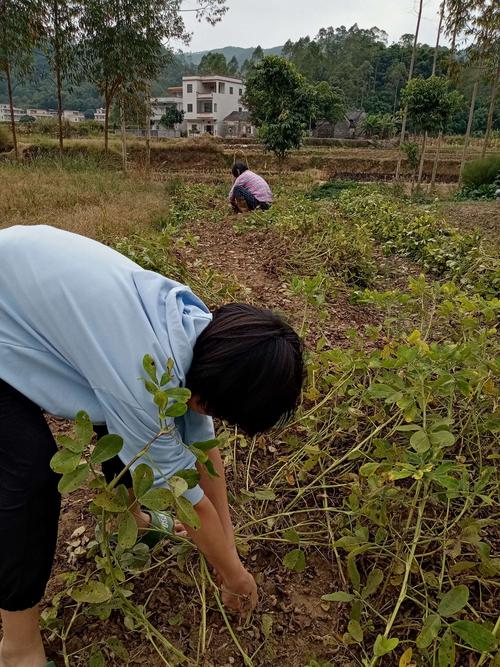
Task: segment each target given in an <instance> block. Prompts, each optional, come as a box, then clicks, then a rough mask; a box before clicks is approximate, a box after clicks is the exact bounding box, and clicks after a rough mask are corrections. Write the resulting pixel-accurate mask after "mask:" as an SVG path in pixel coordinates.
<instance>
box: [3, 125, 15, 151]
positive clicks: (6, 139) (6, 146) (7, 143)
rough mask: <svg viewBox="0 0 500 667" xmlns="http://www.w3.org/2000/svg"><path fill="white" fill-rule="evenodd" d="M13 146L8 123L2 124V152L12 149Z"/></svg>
mask: <svg viewBox="0 0 500 667" xmlns="http://www.w3.org/2000/svg"><path fill="white" fill-rule="evenodd" d="M11 147H12V141H11V138H10V132H9V130H8V129H7V127H6V125H3V124H1V125H0V152H3V151H7V150H10V149H11Z"/></svg>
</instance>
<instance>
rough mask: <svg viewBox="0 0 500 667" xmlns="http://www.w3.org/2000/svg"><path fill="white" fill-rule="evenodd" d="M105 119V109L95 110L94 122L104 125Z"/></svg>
mask: <svg viewBox="0 0 500 667" xmlns="http://www.w3.org/2000/svg"><path fill="white" fill-rule="evenodd" d="M105 118H106V109H102V108H101V109H96V110H95V111H94V120H96V121H97V122H98V123H104V120H105Z"/></svg>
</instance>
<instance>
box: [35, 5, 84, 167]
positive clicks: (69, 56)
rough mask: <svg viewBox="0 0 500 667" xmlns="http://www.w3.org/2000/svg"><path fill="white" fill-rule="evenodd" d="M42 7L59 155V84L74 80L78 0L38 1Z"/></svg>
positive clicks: (60, 134) (61, 111)
mask: <svg viewBox="0 0 500 667" xmlns="http://www.w3.org/2000/svg"><path fill="white" fill-rule="evenodd" d="M40 1H41V3H42V7H43V18H44V20H43V27H44V37H43V44H44V46H45V51H46V53H47V57H48V59H49V62H50V64H51V67H52V71H53V72H54V78H55V83H56V98H57V119H58V126H59V127H58V133H59V152H60V154H61V155H62V151H63V141H64V139H63V136H64V132H63V101H62V91H63V82H64V81H65V80H66V81H67V80H71V79H73V80H75V75H76V70H77V57H76V40H77V32H78V19H79V15H80V13H81V7H80V3H79V1H78V0H40Z"/></svg>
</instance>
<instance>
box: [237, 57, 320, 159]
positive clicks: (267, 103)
mask: <svg viewBox="0 0 500 667" xmlns="http://www.w3.org/2000/svg"><path fill="white" fill-rule="evenodd" d="M244 102H245V104H246V106H247V107H248V109H249V111H250V114H251V117H252V121H253V122H254V123H255V125H256V126H257V128H259V134H260V136H261V138H262V140H263V142H264V145H265V147H266V149H267V150H270V151H273V152H274V153H275V154H276V155H277V157H278V158H279V159H280V160H282V159H283V158H285V157H286V155H287V153H288V152H289V151H290V150H292V149H293V148H299V147H300V145H301V143H302V139H303V136H304V134H305V132H306V130H307V128H308V126H309V124H310V122H311V119H314V118H315V113H316V107H315V91H314V89H313V87H312V86H311V85H310V84H308V83H307V82H306V80H305V78H304V77H303V76H302V75H301V74H300V73H299V72H298V71H297V68H296V67H295V66H294V65H293V64H291V63H290V62H288V61H287V60H286V59H285V58H282V57H279V56H267V57H265V58H263V59H262V60H261V61H259V62H258V63H257V64H256V65H254V66H253V67H251V68H250V69H249V72H248V76H247V79H246V91H245V96H244Z"/></svg>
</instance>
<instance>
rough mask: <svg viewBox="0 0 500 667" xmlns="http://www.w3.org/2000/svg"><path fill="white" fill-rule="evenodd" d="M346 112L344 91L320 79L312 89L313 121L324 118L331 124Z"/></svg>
mask: <svg viewBox="0 0 500 667" xmlns="http://www.w3.org/2000/svg"><path fill="white" fill-rule="evenodd" d="M345 112H346V107H345V97H344V93H343V91H342V90H340V88H337V87H336V86H331V85H330V84H329V83H328V82H327V81H320V82H319V83H318V84H316V86H315V87H314V89H313V122H314V121H319V120H326V121H328V122H329V123H331V124H332V125H335V123H336V122H337V121H339V120H340V119H341V118H343V117H344V115H345Z"/></svg>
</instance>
